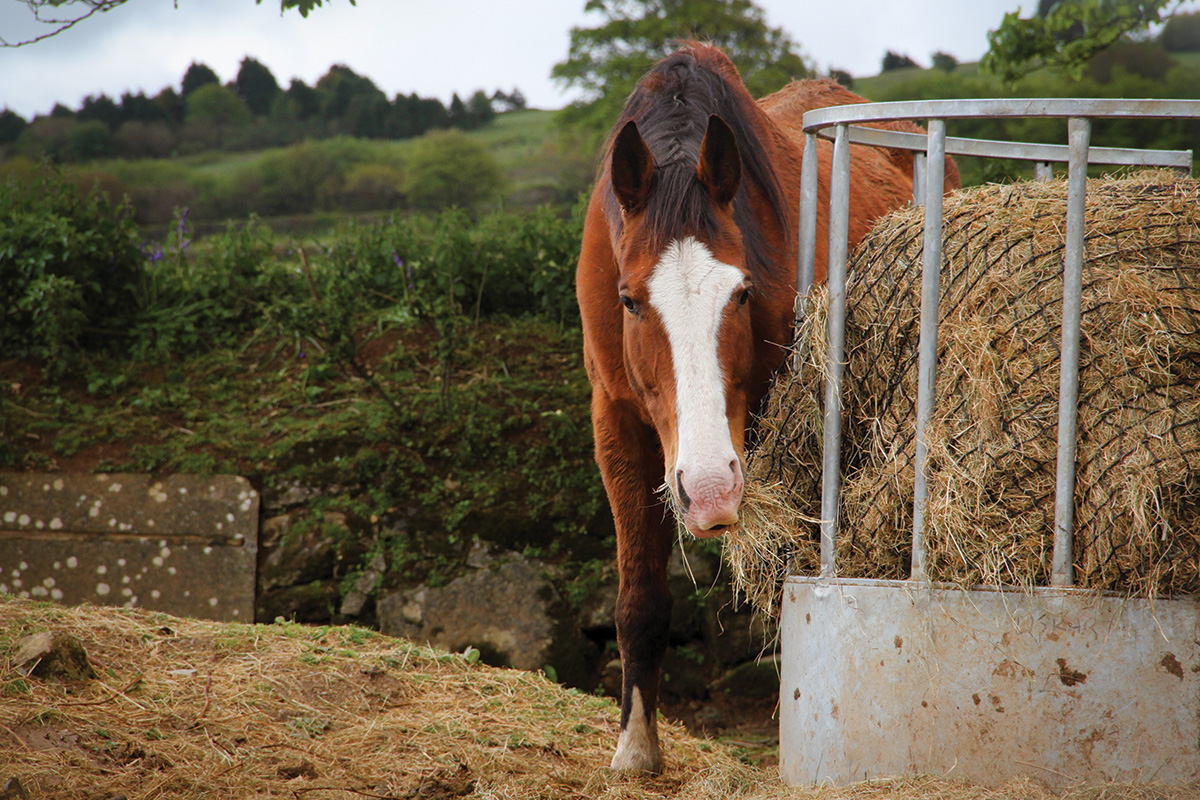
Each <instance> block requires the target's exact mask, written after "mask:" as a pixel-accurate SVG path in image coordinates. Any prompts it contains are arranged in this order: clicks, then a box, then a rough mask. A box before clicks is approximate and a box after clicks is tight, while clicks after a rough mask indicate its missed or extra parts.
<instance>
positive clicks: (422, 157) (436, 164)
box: [405, 130, 503, 210]
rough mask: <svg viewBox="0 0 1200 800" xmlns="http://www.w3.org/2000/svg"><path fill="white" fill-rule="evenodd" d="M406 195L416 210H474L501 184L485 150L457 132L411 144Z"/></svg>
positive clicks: (427, 136)
mask: <svg viewBox="0 0 1200 800" xmlns="http://www.w3.org/2000/svg"><path fill="white" fill-rule="evenodd" d="M407 167H408V179H407V181H406V182H405V194H406V195H408V197H409V199H410V201H411V202H412V203H413V205H414V206H415V207H417V208H423V209H428V210H438V209H442V208H450V207H452V206H454V207H457V208H463V209H472V208H477V207H478V206H480V205H482V204H484V203H486V202H488V201H489V200H492V199H494V198H495V197H496V196H497V195H498V194H499V193H500V188H501V185H502V183H503V176H502V175H501V172H500V166H499V165H498V164H497V163H496V159H495V158H494V157H493V156H492V154H491V153H489V152H488V150H487V148H486V147H484V146H483V145H481V144H479V143H478V142H476V141H475V140H474V139H472V138H470V137H469V136H467V135H466V134H464V133H462V132H461V131H457V130H448V131H436V132H434V133H427V134H425V135H424V136H422V137H421V138H419V139H417V141H416V142H415V143H414V144H413V148H412V150H411V152H410V154H409V158H408V164H407Z"/></svg>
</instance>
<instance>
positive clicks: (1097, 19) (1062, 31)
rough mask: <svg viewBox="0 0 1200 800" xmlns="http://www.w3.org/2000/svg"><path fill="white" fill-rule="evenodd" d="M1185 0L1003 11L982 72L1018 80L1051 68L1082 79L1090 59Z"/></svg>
mask: <svg viewBox="0 0 1200 800" xmlns="http://www.w3.org/2000/svg"><path fill="white" fill-rule="evenodd" d="M1180 2H1181V0H1059V2H1050V0H1043V2H1042V3H1041V5H1040V6H1039V14H1038V15H1037V16H1034V17H1031V18H1029V19H1021V17H1020V16H1019V14H1020V12H1019V11H1014V12H1011V13H1009V14H1005V15H1004V20H1003V22H1001V23H1000V27H999V28H997V29H996V30H994V31H991V32H989V33H988V51H987V52H986V53H985V54H984V56H983V58H982V59H980V62H979V66H980V69H981V70H982V71H983V72H986V73H991V74H993V75H996V76H998V77H1000V78H1001V79H1002V80H1004V81H1005V82H1007V83H1010V84H1011V83H1014V82H1016V81H1017V80H1019V79H1021V78H1022V77H1024V76H1026V75H1028V74H1029V73H1031V72H1034V71H1036V70H1038V69H1042V68H1044V67H1048V68H1050V69H1053V70H1055V71H1058V72H1065V73H1067V74H1069V75H1071V76H1072V77H1073V78H1076V79H1078V78H1079V77H1080V76H1082V75H1083V71H1084V69H1085V68H1086V67H1087V64H1088V62H1089V61H1091V59H1092V57H1093V56H1095V55H1096V54H1097V53H1099V52H1101V51H1102V50H1105V49H1107V48H1109V47H1111V46H1112V45H1114V44H1116V43H1117V42H1119V41H1121V40H1122V39H1123V38H1125V37H1126V36H1128V35H1129V34H1131V33H1134V32H1135V31H1141V30H1145V29H1146V28H1147V27H1149V26H1150V25H1152V24H1154V23H1158V22H1162V20H1163V18H1164V16H1169V14H1168V11H1167V9H1168V8H1171V7H1177V6H1178V5H1179V3H1180Z"/></svg>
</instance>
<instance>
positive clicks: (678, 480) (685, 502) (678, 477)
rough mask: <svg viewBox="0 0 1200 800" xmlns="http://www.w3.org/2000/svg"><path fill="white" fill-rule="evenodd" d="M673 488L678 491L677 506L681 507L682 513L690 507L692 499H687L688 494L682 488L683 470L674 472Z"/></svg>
mask: <svg viewBox="0 0 1200 800" xmlns="http://www.w3.org/2000/svg"><path fill="white" fill-rule="evenodd" d="M675 488H676V489H678V490H679V492H678V494H679V505H680V506H682V507H683V510H684V512H686V511H687V510H688V508H690V507H691V505H692V498H690V497H688V493H687V492H686V491H684V488H683V470H681V469H677V470H675Z"/></svg>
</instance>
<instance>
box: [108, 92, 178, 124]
mask: <svg viewBox="0 0 1200 800" xmlns="http://www.w3.org/2000/svg"><path fill="white" fill-rule="evenodd" d="M172 91H174V90H173V89H172ZM121 119H122V120H124V121H125V122H144V123H151V122H167V121H169V120H170V116H169V115H168V114H167V110H166V109H165V108H164V107H163V106H162V105H161V104H160V103H158V102H157V101H155V100H151V99H150V98H149V97H146V95H145V93H143V92H138V93H137V94H130V93H129V92H125V93H124V94H122V95H121Z"/></svg>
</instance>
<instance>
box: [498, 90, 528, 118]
mask: <svg viewBox="0 0 1200 800" xmlns="http://www.w3.org/2000/svg"><path fill="white" fill-rule="evenodd" d="M525 102H526V101H525V95H524V94H523V93H522V92H521V90H520V89H516V88H514V89H513V90H512V92H511V93H509V94H505V93H504V92H502V91H500V90H499V89H497V90H496V91H494V92H492V108H494V109H495V110H496V111H501V112H503V111H520V110H521V109H523V108H525Z"/></svg>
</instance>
